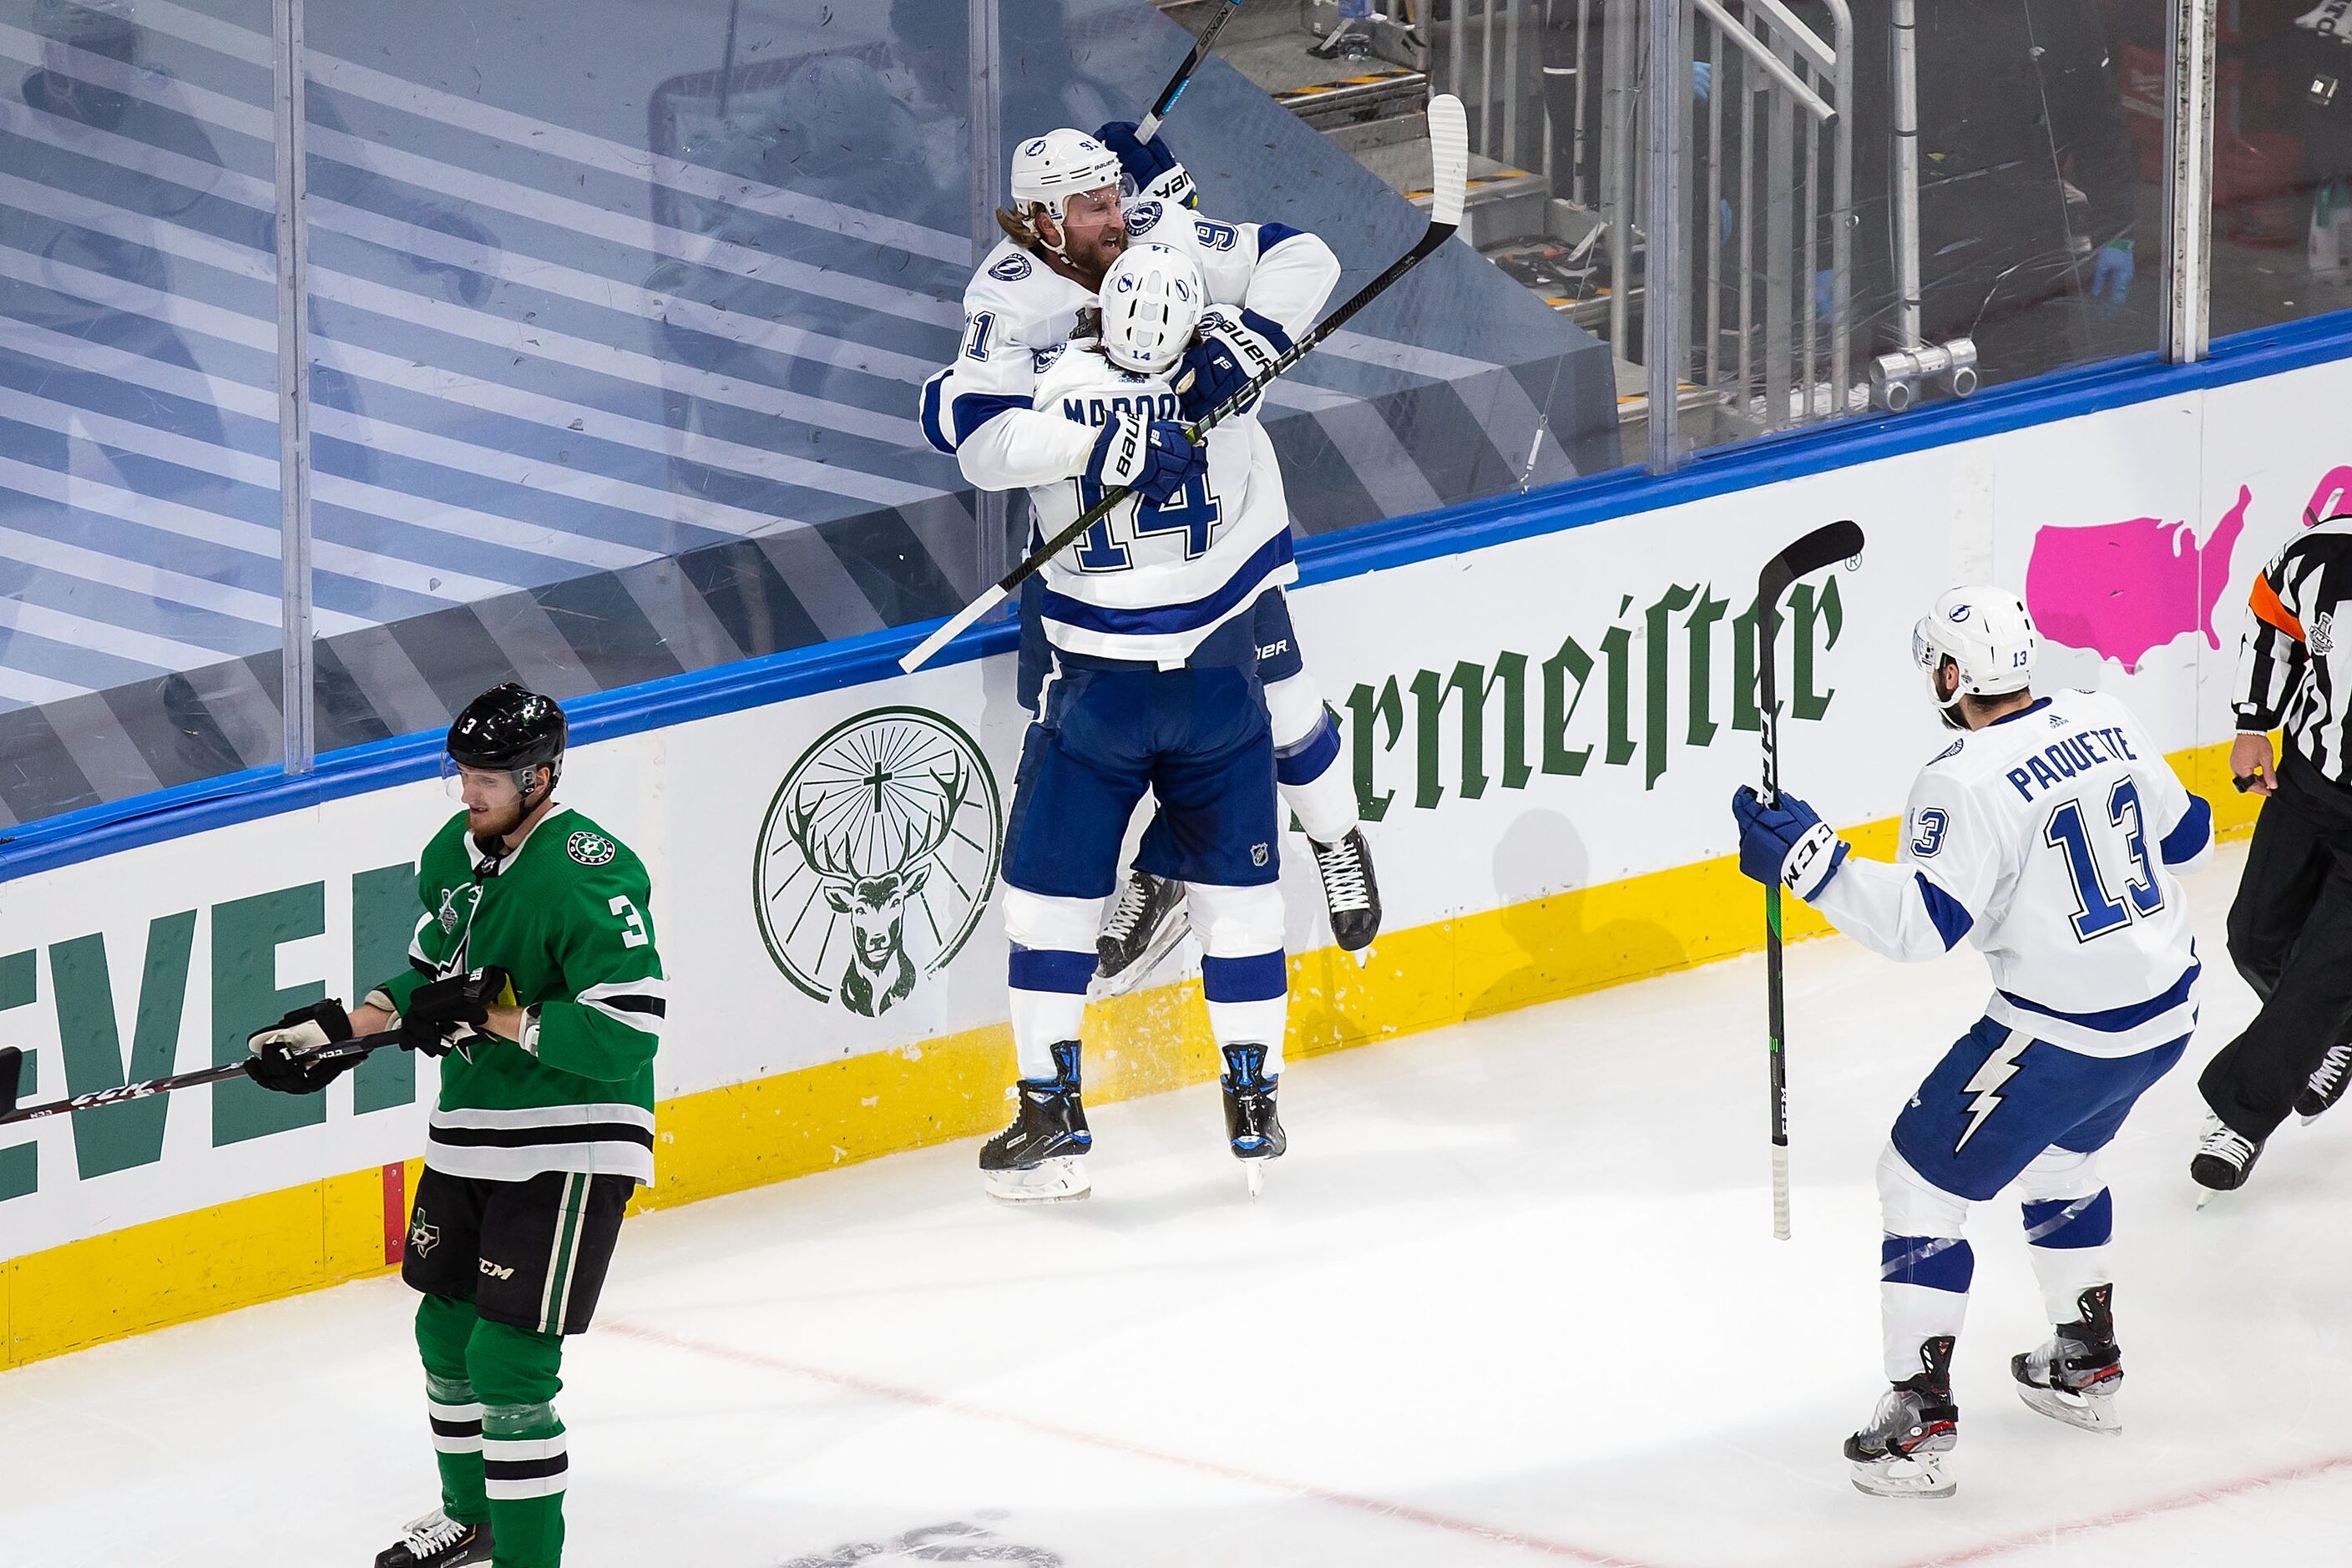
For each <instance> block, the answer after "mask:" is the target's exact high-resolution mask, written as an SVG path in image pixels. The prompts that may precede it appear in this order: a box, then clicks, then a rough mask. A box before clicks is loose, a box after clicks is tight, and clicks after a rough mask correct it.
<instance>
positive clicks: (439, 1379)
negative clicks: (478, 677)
mask: <svg viewBox="0 0 2352 1568" xmlns="http://www.w3.org/2000/svg"><path fill="white" fill-rule="evenodd" d="M565 733H566V726H565V723H564V719H563V711H562V709H561V708H559V707H557V706H556V704H555V702H554V701H553V700H551V699H550V698H546V697H541V696H538V695H536V694H534V693H532V692H529V691H526V690H524V689H522V688H521V687H520V686H515V685H512V684H509V685H504V686H499V687H497V688H495V689H491V690H489V691H486V692H484V693H483V694H482V695H481V696H480V697H478V698H476V699H475V700H474V701H473V702H472V703H471V704H470V705H469V706H468V707H467V709H466V710H465V711H464V712H463V713H461V714H459V715H458V716H457V723H456V724H454V725H453V726H451V727H450V730H449V739H448V749H447V752H446V757H445V760H444V763H443V770H442V771H443V774H444V776H445V777H446V779H447V780H448V783H449V788H450V793H451V794H452V795H455V796H456V797H457V798H458V799H460V800H462V801H463V802H464V804H465V809H464V810H463V811H461V812H459V813H458V814H457V815H456V816H452V817H451V818H450V819H449V821H448V822H447V823H446V825H444V826H443V827H442V829H441V831H440V832H439V833H437V834H436V835H434V837H433V841H432V842H431V843H430V844H427V845H426V846H425V853H424V854H423V855H422V856H421V857H419V858H418V860H417V868H416V890H417V896H418V898H419V899H420V900H422V903H423V906H424V910H423V914H422V917H421V918H420V919H419V920H418V921H417V922H416V935H415V939H414V940H413V941H412V942H410V944H409V950H408V957H409V967H408V968H407V969H405V970H404V971H402V972H401V973H398V974H395V975H393V976H391V977H389V978H387V979H386V980H385V981H384V982H383V984H381V985H378V986H377V987H376V988H375V989H374V990H373V991H371V992H370V993H369V994H368V997H367V1000H366V1002H365V1003H363V1004H362V1005H360V1006H359V1007H357V1008H355V1009H353V1010H352V1013H351V1014H350V1016H348V1017H347V1016H345V1015H344V1012H343V1008H342V1005H341V1004H340V1003H337V1002H332V1001H329V1002H321V1003H320V1004H318V1005H315V1006H311V1007H306V1008H303V1009H301V1010H300V1011H299V1012H296V1013H292V1014H289V1016H287V1017H286V1018H284V1019H283V1020H281V1021H280V1022H279V1023H278V1024H277V1025H276V1026H273V1027H271V1028H268V1029H264V1030H262V1031H260V1032H259V1033H257V1034H256V1035H255V1036H254V1037H253V1038H252V1042H251V1049H252V1055H251V1057H250V1058H248V1060H247V1067H246V1070H247V1072H248V1073H249V1074H250V1075H251V1076H252V1077H253V1078H254V1079H255V1080H256V1081H257V1082H259V1083H260V1084H262V1085H263V1086H264V1087H266V1088H268V1089H279V1090H282V1091H284V1092H286V1093H289V1094H315V1093H317V1092H318V1091H319V1090H320V1089H324V1088H326V1086H327V1085H328V1084H329V1083H330V1082H331V1081H332V1080H333V1079H335V1078H336V1077H337V1076H338V1075H339V1074H340V1073H341V1072H342V1071H343V1070H344V1068H347V1067H349V1066H350V1065H351V1063H350V1062H349V1061H345V1062H343V1063H340V1064H337V1065H334V1066H331V1067H325V1068H321V1067H318V1066H314V1065H310V1064H307V1063H305V1062H303V1061H301V1060H300V1059H299V1054H300V1053H301V1052H304V1051H308V1050H315V1049H317V1048H318V1047H321V1046H324V1045H326V1044H328V1043H330V1042H332V1041H336V1040H345V1039H350V1038H352V1037H354V1036H365V1035H373V1034H375V1033H377V1032H378V1031H380V1030H383V1029H389V1028H394V1027H397V1028H398V1029H399V1030H400V1033H401V1036H402V1042H403V1044H404V1046H407V1047H412V1048H415V1049H418V1050H422V1051H425V1052H426V1053H428V1054H430V1055H432V1056H436V1057H438V1058H440V1061H441V1093H440V1098H439V1100H437V1102H436V1106H435V1109H434V1111H433V1116H432V1121H431V1124H430V1131H429V1132H428V1133H427V1137H426V1142H425V1174H424V1176H423V1178H422V1179H421V1180H420V1181H419V1182H418V1183H417V1186H416V1204H415V1209H414V1211H413V1212H412V1214H411V1216H410V1221H409V1241H408V1248H407V1251H406V1254H405V1256H404V1258H403V1260H402V1262H401V1266H400V1277H401V1278H402V1279H404V1280H406V1281H407V1282H408V1284H409V1285H410V1287H411V1288H413V1289H415V1290H417V1291H419V1292H421V1293H422V1297H423V1299H422V1300H420V1301H418V1303H417V1307H416V1347H417V1350H418V1352H419V1353H420V1354H421V1355H422V1357H423V1359H424V1362H425V1399H426V1408H427V1411H428V1413H429V1415H430V1417H431V1426H432V1432H433V1447H434V1457H435V1458H436V1460H437V1461H438V1463H439V1466H440V1470H441V1506H440V1507H438V1508H436V1509H435V1510H433V1511H432V1512H430V1513H427V1514H425V1516H424V1517H422V1518H420V1519H417V1520H415V1521H413V1522H411V1523H410V1524H409V1525H408V1526H407V1527H406V1528H405V1529H404V1530H403V1531H401V1533H400V1539H399V1540H397V1541H395V1542H393V1543H392V1544H391V1545H390V1546H388V1547H386V1548H384V1550H383V1552H382V1553H381V1554H380V1555H378V1556H377V1558H376V1560H375V1561H376V1568H458V1565H459V1564H463V1563H489V1564H491V1565H492V1568H557V1564H558V1563H560V1562H561V1561H562V1555H563V1491H564V1477H565V1473H566V1469H567V1467H568V1461H567V1458H566V1453H567V1448H566V1443H565V1438H564V1431H563V1423H562V1421H560V1420H558V1419H557V1418H556V1415H555V1407H554V1405H553V1403H552V1401H553V1400H554V1397H555V1394H556V1390H557V1388H558V1387H559V1386H560V1382H559V1380H558V1377H557V1370H558V1368H559V1367H560V1366H561V1364H562V1359H563V1337H564V1336H565V1335H566V1334H576V1333H579V1332H581V1331H583V1330H585V1329H586V1328H587V1327H588V1320H589V1318H590V1317H591V1315H593V1313H594V1311H595V1310H596V1298H597V1294H598V1292H599V1291H601V1290H602V1289H603V1288H604V1271H605V1268H606V1267H607V1266H608V1265H609V1264H610V1263H611V1261H612V1258H613V1247H614V1242H615V1241H616V1240H617V1239H618V1237H619V1235H620V1229H621V1211H622V1208H623V1206H624V1205H626V1204H627V1202H628V1201H629V1195H630V1194H631V1193H633V1192H635V1190H636V1187H637V1185H638V1184H640V1183H646V1182H651V1181H652V1180H653V1174H654V1157H653V1144H654V1071H653V1060H654V1049H655V1047H656V1046H657V1045H658V1044H659V1043H660V1038H661V1027H662V1018H663V1016H664V1014H665V1013H666V1012H667V1002H666V997H667V985H666V984H665V982H664V980H663V978H662V963H661V958H660V956H659V954H658V953H657V952H656V951H655V948H654V928H653V913H652V910H651V909H650V907H649V904H648V894H649V892H650V889H649V887H648V884H647V880H646V868H645V865H644V863H643V862H641V861H640V860H639V859H638V858H636V856H635V854H633V853H631V852H630V850H629V848H628V847H627V846H625V845H624V844H622V843H621V841H620V840H619V839H617V838H614V837H613V836H612V835H611V834H609V833H607V832H605V831H604V829H603V828H601V827H599V826H597V825H596V824H595V823H593V822H591V821H590V820H589V819H588V818H587V817H585V816H582V815H581V814H580V813H578V812H576V811H573V810H571V809H570V808H568V807H566V806H563V805H559V804H558V803H557V802H556V799H555V785H556V781H557V780H558V779H559V778H561V777H562V773H563V749H564V742H565Z"/></svg>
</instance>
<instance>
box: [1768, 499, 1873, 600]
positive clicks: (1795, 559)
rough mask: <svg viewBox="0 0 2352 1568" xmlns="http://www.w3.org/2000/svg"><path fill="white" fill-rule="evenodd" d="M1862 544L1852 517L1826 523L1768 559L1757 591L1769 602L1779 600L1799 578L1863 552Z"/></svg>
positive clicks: (1860, 534) (1859, 533)
mask: <svg viewBox="0 0 2352 1568" xmlns="http://www.w3.org/2000/svg"><path fill="white" fill-rule="evenodd" d="M1862 544H1863V540H1862V529H1861V528H1860V527H1859V526H1858V525H1857V524H1856V523H1855V522H1854V521H1853V519H1852V518H1844V519H1841V520H1840V521H1836V522H1832V523H1826V524H1824V525H1822V527H1820V528H1817V529H1815V530H1813V531H1812V532H1811V533H1809V534H1807V535H1805V536H1804V537H1803V538H1802V539H1800V540H1798V541H1797V542H1795V543H1794V544H1791V545H1790V546H1789V548H1788V549H1786V550H1783V551H1782V552H1780V554H1778V555H1775V556H1774V557H1772V559H1771V560H1769V561H1767V562H1766V563H1764V570H1763V572H1762V573H1761V574H1759V576H1758V578H1757V584H1756V587H1757V593H1758V594H1759V595H1760V596H1761V597H1762V598H1763V599H1764V600H1765V601H1766V602H1767V603H1769V602H1771V601H1774V600H1777V599H1779V598H1780V595H1781V593H1782V592H1783V591H1784V590H1785V589H1787V587H1788V586H1789V584H1791V583H1793V582H1795V581H1796V580H1797V579H1798V578H1800V577H1803V576H1808V575H1810V574H1812V573H1815V572H1818V571H1820V570H1821V569H1822V567H1824V566H1830V565H1834V564H1835V563H1838V562H1840V561H1845V560H1850V559H1852V558H1853V557H1854V556H1856V555H1859V554H1861V553H1862Z"/></svg>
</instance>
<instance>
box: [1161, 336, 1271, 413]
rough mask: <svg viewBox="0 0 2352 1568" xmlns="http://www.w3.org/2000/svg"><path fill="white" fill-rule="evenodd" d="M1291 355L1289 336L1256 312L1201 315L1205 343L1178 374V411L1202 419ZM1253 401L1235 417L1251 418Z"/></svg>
mask: <svg viewBox="0 0 2352 1568" xmlns="http://www.w3.org/2000/svg"><path fill="white" fill-rule="evenodd" d="M1289 350H1290V334H1289V333H1288V332H1286V331H1283V330H1282V327H1281V324H1280V323H1279V322H1276V321H1269V320H1267V319H1266V318H1265V317H1264V316H1261V315H1259V314H1258V313H1257V312H1256V311H1255V310H1243V311H1242V312H1241V315H1240V317H1239V318H1238V319H1236V318H1235V317H1234V315H1232V314H1231V313H1230V312H1228V311H1225V310H1207V311H1203V312H1202V316H1201V341H1200V342H1197V343H1195V344H1193V345H1192V348H1191V349H1190V350H1188V351H1186V353H1185V355H1184V363H1183V365H1182V367H1181V368H1180V369H1179V370H1178V371H1177V372H1176V380H1175V386H1176V396H1177V399H1178V402H1177V407H1178V408H1179V409H1181V411H1182V412H1183V415H1184V417H1185V418H1187V419H1199V418H1201V417H1202V416H1204V415H1206V414H1207V413H1208V412H1209V410H1211V409H1212V408H1216V407H1219V406H1221V405H1223V403H1224V401H1225V399H1227V398H1229V397H1232V396H1234V395H1235V394H1237V393H1239V392H1240V391H1241V390H1242V388H1244V387H1245V386H1247V385H1248V384H1250V383H1251V382H1253V381H1255V380H1256V379H1257V377H1258V376H1259V375H1260V374H1263V373H1265V371H1267V370H1269V369H1271V368H1272V367H1273V364H1274V362H1275V360H1276V357H1277V356H1279V355H1281V354H1284V353H1288V352H1289ZM1256 402H1257V399H1256V398H1255V397H1253V398H1251V399H1250V400H1249V402H1248V403H1244V404H1243V405H1241V406H1240V407H1239V408H1237V409H1235V410H1234V412H1235V413H1236V414H1242V413H1246V412H1248V411H1249V409H1250V407H1251V405H1254V404H1255V403H1256Z"/></svg>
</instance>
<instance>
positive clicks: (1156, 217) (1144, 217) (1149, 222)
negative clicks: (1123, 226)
mask: <svg viewBox="0 0 2352 1568" xmlns="http://www.w3.org/2000/svg"><path fill="white" fill-rule="evenodd" d="M1159 221H1160V204H1159V203H1158V202H1136V203H1133V204H1131V205H1129V207H1128V209H1127V233H1128V237H1129V238H1130V239H1131V238H1134V237H1138V236H1140V235H1145V234H1149V233H1150V231H1151V227H1152V226H1153V225H1155V224H1157V223H1158V222H1159Z"/></svg>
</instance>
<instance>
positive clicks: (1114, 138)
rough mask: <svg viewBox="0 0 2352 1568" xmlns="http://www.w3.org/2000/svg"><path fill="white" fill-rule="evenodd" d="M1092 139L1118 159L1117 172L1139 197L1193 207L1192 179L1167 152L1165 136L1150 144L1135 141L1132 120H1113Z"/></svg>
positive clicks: (1182, 166)
mask: <svg viewBox="0 0 2352 1568" xmlns="http://www.w3.org/2000/svg"><path fill="white" fill-rule="evenodd" d="M1095 140H1096V141H1097V142H1101V143H1102V144H1103V145H1104V146H1106V147H1108V148H1109V149H1110V150H1111V151H1112V152H1113V153H1116V154H1118V167H1119V172H1120V173H1122V174H1125V175H1126V176H1127V180H1128V184H1131V185H1133V186H1134V187H1135V194H1136V195H1140V196H1153V197H1156V198H1158V199H1159V200H1160V201H1163V202H1181V203H1182V204H1183V205H1186V206H1191V205H1192V201H1193V196H1194V195H1195V193H1194V191H1193V189H1192V175H1190V174H1186V173H1185V172H1184V165H1183V164H1181V163H1178V162H1177V161H1176V154H1175V153H1171V152H1170V151H1169V150H1168V139H1167V138H1166V137H1165V136H1154V137H1153V138H1152V139H1151V140H1150V141H1149V142H1139V141H1137V140H1136V138H1135V121H1132V120H1114V121H1111V122H1110V123H1109V124H1108V125H1106V126H1104V127H1103V128H1102V129H1101V130H1099V131H1097V132H1095Z"/></svg>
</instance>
